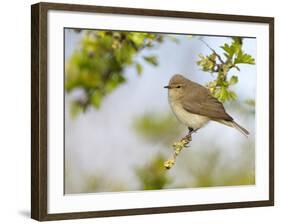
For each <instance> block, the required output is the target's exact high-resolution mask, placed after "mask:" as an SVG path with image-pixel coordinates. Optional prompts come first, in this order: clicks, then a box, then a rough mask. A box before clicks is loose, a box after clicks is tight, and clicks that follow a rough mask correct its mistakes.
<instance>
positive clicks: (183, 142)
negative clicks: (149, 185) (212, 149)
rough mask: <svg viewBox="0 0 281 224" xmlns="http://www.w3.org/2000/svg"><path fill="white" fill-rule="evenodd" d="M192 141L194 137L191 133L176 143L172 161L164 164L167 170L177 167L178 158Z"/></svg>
mask: <svg viewBox="0 0 281 224" xmlns="http://www.w3.org/2000/svg"><path fill="white" fill-rule="evenodd" d="M191 140H192V137H191V132H190V133H188V134H187V135H186V136H185V137H183V138H182V139H181V140H180V141H179V142H175V143H174V144H173V149H174V153H173V157H172V159H169V160H167V161H165V162H164V166H165V167H166V169H171V168H172V167H173V166H174V165H175V163H176V159H177V156H178V155H179V154H180V152H181V150H182V149H183V148H187V147H188V144H189V143H190V142H191Z"/></svg>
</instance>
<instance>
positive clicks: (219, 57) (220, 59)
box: [199, 38, 225, 64]
mask: <svg viewBox="0 0 281 224" xmlns="http://www.w3.org/2000/svg"><path fill="white" fill-rule="evenodd" d="M199 40H200V41H201V42H202V43H204V44H205V45H206V46H207V47H208V48H209V49H210V50H211V51H212V52H213V53H214V54H215V55H216V56H217V57H218V59H219V61H220V62H221V63H222V64H225V62H224V61H223V60H222V58H221V56H220V55H219V54H218V53H217V52H216V51H215V50H214V49H213V48H211V47H210V45H209V44H208V43H207V42H206V41H204V40H203V39H201V38H199Z"/></svg>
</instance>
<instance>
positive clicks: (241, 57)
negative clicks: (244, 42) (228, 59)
mask: <svg viewBox="0 0 281 224" xmlns="http://www.w3.org/2000/svg"><path fill="white" fill-rule="evenodd" d="M234 64H252V65H254V64H255V59H254V58H253V57H252V56H251V55H249V54H245V53H243V52H242V51H241V52H239V54H238V55H237V57H236V58H235V60H234Z"/></svg>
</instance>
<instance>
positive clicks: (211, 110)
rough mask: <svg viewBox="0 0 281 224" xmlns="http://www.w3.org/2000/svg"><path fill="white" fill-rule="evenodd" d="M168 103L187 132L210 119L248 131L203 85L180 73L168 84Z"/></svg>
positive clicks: (195, 129)
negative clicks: (186, 128)
mask: <svg viewBox="0 0 281 224" xmlns="http://www.w3.org/2000/svg"><path fill="white" fill-rule="evenodd" d="M164 88H168V89H169V91H168V96H169V103H170V106H171V108H172V111H173V112H174V114H175V115H176V117H177V118H178V120H179V121H180V122H181V123H183V124H184V125H186V126H187V127H188V129H189V133H193V132H195V131H197V130H198V129H199V128H202V127H203V126H204V125H206V124H207V123H208V122H209V121H210V120H212V121H216V122H219V123H222V124H224V125H227V126H229V127H233V128H236V129H237V130H238V131H240V132H241V133H242V134H244V135H245V136H248V135H249V132H248V131H247V130H246V129H245V128H243V127H241V126H240V125H239V124H237V123H236V122H235V121H234V120H233V118H232V117H231V116H230V115H229V114H227V113H226V111H225V109H224V107H223V104H222V103H221V102H219V101H218V100H217V99H216V98H215V97H213V96H212V95H211V93H210V92H209V90H208V89H207V88H205V87H204V86H202V85H200V84H198V83H195V82H192V81H190V80H188V79H186V78H185V77H183V76H182V75H178V74H177V75H174V76H173V77H172V78H171V80H170V82H169V85H168V86H165V87H164Z"/></svg>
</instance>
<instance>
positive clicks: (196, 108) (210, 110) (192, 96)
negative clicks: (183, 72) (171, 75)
mask: <svg viewBox="0 0 281 224" xmlns="http://www.w3.org/2000/svg"><path fill="white" fill-rule="evenodd" d="M177 79H181V80H182V79H185V81H184V83H185V84H184V91H185V94H184V97H183V98H182V99H181V103H182V105H183V107H184V109H185V110H187V111H188V112H190V113H194V114H199V115H203V116H206V117H209V118H210V119H212V120H226V121H232V120H233V118H232V117H231V116H230V115H229V114H227V113H226V111H225V109H224V107H223V104H222V103H221V102H219V101H218V100H217V99H216V98H215V97H213V96H212V95H211V93H210V92H209V90H208V89H207V88H205V87H204V86H202V85H200V84H197V83H195V82H192V81H190V80H188V79H186V78H184V77H183V76H181V77H177Z"/></svg>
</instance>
